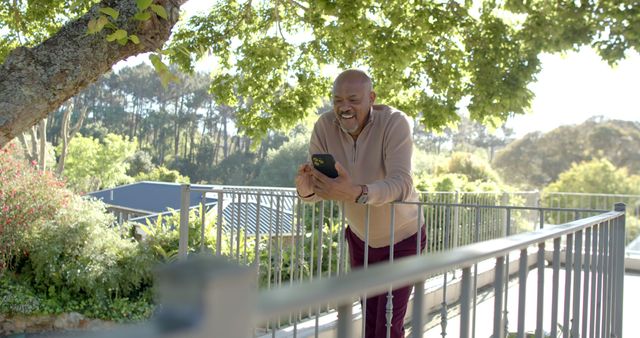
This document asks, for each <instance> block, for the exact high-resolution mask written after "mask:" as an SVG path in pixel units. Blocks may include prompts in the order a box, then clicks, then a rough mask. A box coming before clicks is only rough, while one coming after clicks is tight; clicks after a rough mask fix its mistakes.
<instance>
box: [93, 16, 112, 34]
mask: <svg viewBox="0 0 640 338" xmlns="http://www.w3.org/2000/svg"><path fill="white" fill-rule="evenodd" d="M108 23H110V22H109V18H107V17H106V16H104V15H100V16H99V17H98V20H97V21H96V33H99V32H101V31H102V29H103V28H104V27H105V25H107V24H108Z"/></svg>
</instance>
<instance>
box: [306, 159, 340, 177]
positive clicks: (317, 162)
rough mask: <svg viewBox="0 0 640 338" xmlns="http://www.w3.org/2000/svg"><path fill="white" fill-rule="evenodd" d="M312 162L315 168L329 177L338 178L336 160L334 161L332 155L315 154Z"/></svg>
mask: <svg viewBox="0 0 640 338" xmlns="http://www.w3.org/2000/svg"><path fill="white" fill-rule="evenodd" d="M311 162H312V163H313V167H314V168H316V169H317V170H318V171H319V172H321V173H323V174H325V175H326V176H327V177H331V178H336V177H338V171H337V170H336V160H334V159H333V156H332V155H331V154H313V155H311Z"/></svg>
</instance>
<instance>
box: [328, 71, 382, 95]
mask: <svg viewBox="0 0 640 338" xmlns="http://www.w3.org/2000/svg"><path fill="white" fill-rule="evenodd" d="M343 83H349V84H358V85H361V86H363V89H365V90H367V91H369V92H371V91H373V82H372V81H371V78H370V77H369V75H367V73H365V72H363V71H361V70H359V69H348V70H345V71H344V72H342V73H340V75H338V77H336V79H335V81H333V92H334V93H335V91H336V87H338V86H340V85H342V84H343Z"/></svg>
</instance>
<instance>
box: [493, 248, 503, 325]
mask: <svg viewBox="0 0 640 338" xmlns="http://www.w3.org/2000/svg"><path fill="white" fill-rule="evenodd" d="M504 264H505V263H504V257H497V258H496V269H495V280H496V281H495V283H494V295H495V298H494V306H493V336H492V337H493V338H503V337H504V336H505V332H504V331H503V329H504V326H503V325H502V301H503V298H502V297H503V291H504V290H503V289H504Z"/></svg>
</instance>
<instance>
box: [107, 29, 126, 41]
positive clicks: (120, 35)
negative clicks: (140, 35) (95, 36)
mask: <svg viewBox="0 0 640 338" xmlns="http://www.w3.org/2000/svg"><path fill="white" fill-rule="evenodd" d="M126 37H127V31H126V30H124V29H118V30H117V31H115V32H113V33H112V34H109V35H107V41H109V42H111V41H116V40H120V39H124V38H126Z"/></svg>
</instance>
